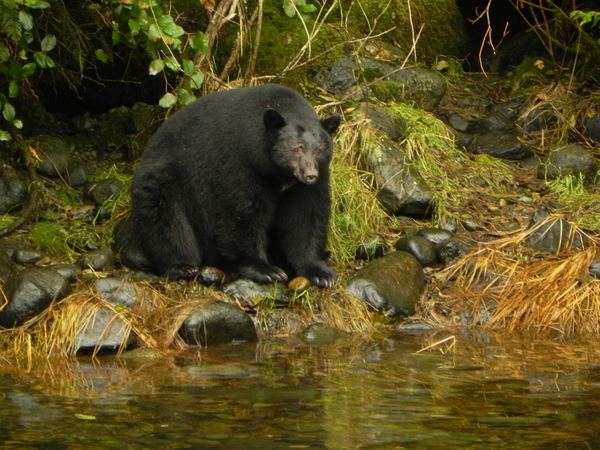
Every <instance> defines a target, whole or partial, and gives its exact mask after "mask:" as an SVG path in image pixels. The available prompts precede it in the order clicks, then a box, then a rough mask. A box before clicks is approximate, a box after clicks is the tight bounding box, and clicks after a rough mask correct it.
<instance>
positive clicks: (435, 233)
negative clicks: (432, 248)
mask: <svg viewBox="0 0 600 450" xmlns="http://www.w3.org/2000/svg"><path fill="white" fill-rule="evenodd" d="M417 236H423V237H424V238H425V239H427V240H428V241H430V242H433V243H434V244H442V243H444V242H447V241H449V240H450V239H452V238H453V237H454V233H452V232H451V231H448V230H444V229H443V228H436V227H427V228H421V229H420V230H419V231H417Z"/></svg>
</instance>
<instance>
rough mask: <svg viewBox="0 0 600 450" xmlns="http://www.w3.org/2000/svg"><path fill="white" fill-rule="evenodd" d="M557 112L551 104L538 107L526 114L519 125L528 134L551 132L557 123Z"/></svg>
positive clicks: (519, 121)
mask: <svg viewBox="0 0 600 450" xmlns="http://www.w3.org/2000/svg"><path fill="white" fill-rule="evenodd" d="M557 121H558V117H557V116H556V110H555V109H554V107H553V106H552V105H550V104H547V105H541V106H537V107H536V108H533V109H530V110H528V111H527V112H525V113H524V114H523V115H522V116H521V117H519V120H518V121H517V123H518V124H519V126H520V128H521V131H522V132H523V133H526V134H532V133H539V132H541V131H545V130H549V129H551V128H553V127H554V125H555V124H556V123H557Z"/></svg>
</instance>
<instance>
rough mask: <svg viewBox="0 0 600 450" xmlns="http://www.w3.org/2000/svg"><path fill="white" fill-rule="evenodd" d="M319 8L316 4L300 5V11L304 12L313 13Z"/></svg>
mask: <svg viewBox="0 0 600 450" xmlns="http://www.w3.org/2000/svg"><path fill="white" fill-rule="evenodd" d="M316 10H317V7H316V6H315V5H304V6H301V7H300V11H302V12H303V13H312V12H315V11H316Z"/></svg>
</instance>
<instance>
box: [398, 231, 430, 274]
mask: <svg viewBox="0 0 600 450" xmlns="http://www.w3.org/2000/svg"><path fill="white" fill-rule="evenodd" d="M394 247H395V248H396V250H399V251H403V252H408V253H410V254H411V255H413V256H414V257H415V258H417V261H419V264H421V266H423V267H429V266H434V265H436V264H437V255H436V253H435V245H434V244H433V243H432V242H431V241H429V240H427V239H426V238H424V237H423V236H402V237H401V238H400V239H398V240H397V241H396V242H394Z"/></svg>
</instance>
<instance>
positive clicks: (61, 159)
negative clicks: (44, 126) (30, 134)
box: [27, 135, 73, 178]
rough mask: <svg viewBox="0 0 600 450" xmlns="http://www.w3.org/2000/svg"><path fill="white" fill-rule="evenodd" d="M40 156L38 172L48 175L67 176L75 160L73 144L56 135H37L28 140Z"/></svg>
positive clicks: (28, 143)
mask: <svg viewBox="0 0 600 450" xmlns="http://www.w3.org/2000/svg"><path fill="white" fill-rule="evenodd" d="M27 145H29V146H31V147H32V148H33V149H34V150H35V151H36V153H37V155H38V156H39V157H40V159H41V161H40V163H39V165H38V172H39V173H40V174H42V175H45V176H47V177H54V178H59V177H63V178H66V177H67V175H68V173H69V166H70V165H71V161H72V160H73V146H72V145H69V144H67V143H66V142H65V141H64V140H62V139H60V138H58V137H54V136H47V135H42V136H36V137H34V138H31V139H29V140H28V141H27Z"/></svg>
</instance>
